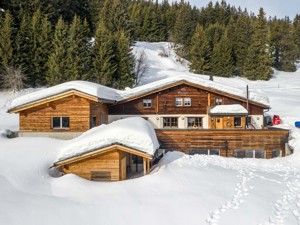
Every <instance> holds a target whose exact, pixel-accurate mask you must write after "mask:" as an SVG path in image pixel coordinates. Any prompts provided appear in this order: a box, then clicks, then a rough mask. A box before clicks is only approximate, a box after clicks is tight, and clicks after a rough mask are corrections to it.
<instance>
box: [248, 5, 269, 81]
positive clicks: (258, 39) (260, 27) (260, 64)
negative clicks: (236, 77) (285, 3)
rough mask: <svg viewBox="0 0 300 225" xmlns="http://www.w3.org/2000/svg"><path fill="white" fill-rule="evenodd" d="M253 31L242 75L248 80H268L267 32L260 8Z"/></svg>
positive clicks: (263, 14)
mask: <svg viewBox="0 0 300 225" xmlns="http://www.w3.org/2000/svg"><path fill="white" fill-rule="evenodd" d="M253 30H254V33H253V38H252V42H251V45H250V47H249V50H248V55H247V59H246V61H245V64H244V70H243V75H244V76H245V77H247V78H248V79H250V80H269V79H270V77H271V74H272V68H271V66H270V65H271V61H270V49H269V46H270V44H269V32H268V27H267V21H266V19H265V13H264V11H263V9H262V8H261V9H260V10H259V15H258V18H257V19H256V21H255V22H254V26H253Z"/></svg>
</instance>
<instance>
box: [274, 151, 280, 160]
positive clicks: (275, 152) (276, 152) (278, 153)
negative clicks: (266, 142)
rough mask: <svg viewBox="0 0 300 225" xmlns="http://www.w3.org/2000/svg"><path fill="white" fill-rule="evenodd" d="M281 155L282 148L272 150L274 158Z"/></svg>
mask: <svg viewBox="0 0 300 225" xmlns="http://www.w3.org/2000/svg"><path fill="white" fill-rule="evenodd" d="M280 156H281V150H273V151H272V158H276V157H280Z"/></svg>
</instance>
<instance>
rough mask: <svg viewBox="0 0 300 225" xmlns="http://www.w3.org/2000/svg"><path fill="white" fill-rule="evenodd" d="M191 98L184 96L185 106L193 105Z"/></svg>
mask: <svg viewBox="0 0 300 225" xmlns="http://www.w3.org/2000/svg"><path fill="white" fill-rule="evenodd" d="M191 105H192V104H191V98H184V106H191Z"/></svg>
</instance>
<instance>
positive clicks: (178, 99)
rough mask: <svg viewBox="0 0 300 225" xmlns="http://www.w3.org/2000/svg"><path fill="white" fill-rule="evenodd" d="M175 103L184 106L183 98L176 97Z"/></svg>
mask: <svg viewBox="0 0 300 225" xmlns="http://www.w3.org/2000/svg"><path fill="white" fill-rule="evenodd" d="M175 105H176V106H182V98H176V99H175Z"/></svg>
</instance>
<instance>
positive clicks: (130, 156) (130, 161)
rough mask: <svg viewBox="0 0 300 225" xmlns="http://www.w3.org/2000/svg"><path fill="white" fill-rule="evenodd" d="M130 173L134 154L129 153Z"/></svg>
mask: <svg viewBox="0 0 300 225" xmlns="http://www.w3.org/2000/svg"><path fill="white" fill-rule="evenodd" d="M129 172H130V173H132V154H131V153H129Z"/></svg>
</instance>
